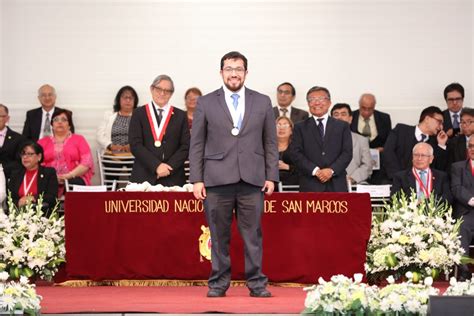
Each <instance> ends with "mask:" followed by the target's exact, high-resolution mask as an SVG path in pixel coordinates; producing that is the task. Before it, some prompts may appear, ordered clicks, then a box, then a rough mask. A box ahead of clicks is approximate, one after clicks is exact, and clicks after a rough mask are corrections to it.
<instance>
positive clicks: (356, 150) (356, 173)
mask: <svg viewBox="0 0 474 316" xmlns="http://www.w3.org/2000/svg"><path fill="white" fill-rule="evenodd" d="M351 134H352V160H351V163H350V164H349V166H347V168H346V172H347V175H348V176H349V177H351V178H352V179H354V181H355V182H356V183H359V182H362V181H365V180H367V179H368V178H369V177H370V175H371V174H372V157H371V156H370V149H369V140H368V139H367V137H364V136H362V135H359V134H357V133H354V132H352V133H351Z"/></svg>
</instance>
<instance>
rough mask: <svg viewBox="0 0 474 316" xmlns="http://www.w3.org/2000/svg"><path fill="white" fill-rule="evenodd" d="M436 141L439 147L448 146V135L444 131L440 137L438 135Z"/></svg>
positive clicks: (440, 133) (439, 134)
mask: <svg viewBox="0 0 474 316" xmlns="http://www.w3.org/2000/svg"><path fill="white" fill-rule="evenodd" d="M436 140H437V141H438V145H441V146H446V143H447V142H448V134H446V132H445V131H443V130H442V131H440V132H439V133H438V135H436Z"/></svg>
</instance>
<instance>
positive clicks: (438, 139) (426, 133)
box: [383, 106, 448, 179]
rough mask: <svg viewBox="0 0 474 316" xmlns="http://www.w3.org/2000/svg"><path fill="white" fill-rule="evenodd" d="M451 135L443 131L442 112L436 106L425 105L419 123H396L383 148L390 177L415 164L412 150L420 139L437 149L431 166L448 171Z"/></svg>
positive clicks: (386, 169) (386, 168)
mask: <svg viewBox="0 0 474 316" xmlns="http://www.w3.org/2000/svg"><path fill="white" fill-rule="evenodd" d="M447 141H448V135H446V133H445V132H444V131H443V112H441V110H440V108H438V107H436V106H429V107H427V108H425V109H424V110H423V111H422V112H421V114H420V119H419V123H418V125H416V126H412V125H406V124H397V126H395V128H394V129H393V130H392V131H391V132H390V135H389V136H388V138H387V141H386V143H385V147H384V150H383V152H384V155H383V158H384V160H383V162H384V166H385V171H386V172H387V175H388V177H389V179H393V176H394V175H395V173H397V172H399V171H402V170H407V169H409V168H411V167H412V150H413V147H414V146H415V145H416V144H417V143H419V142H426V143H429V144H430V145H431V147H433V149H434V159H433V163H432V167H433V168H435V169H438V170H441V171H445V170H446V167H447V160H448V153H447V150H446V143H447Z"/></svg>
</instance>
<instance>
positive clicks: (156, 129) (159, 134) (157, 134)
mask: <svg viewBox="0 0 474 316" xmlns="http://www.w3.org/2000/svg"><path fill="white" fill-rule="evenodd" d="M152 106H153V104H152V103H148V104H147V105H146V107H145V109H146V115H147V117H148V123H149V124H150V127H151V133H152V134H153V139H154V140H155V142H156V141H160V142H161V141H162V139H163V136H165V134H166V128H167V127H168V123H169V121H170V119H171V115H173V111H174V108H173V107H172V106H170V110H169V111H168V115H167V116H166V119H165V120H164V122H163V120H161V124H160V125H159V126H158V121H157V120H156V116H155V115H154V113H155V110H154V109H153V108H152Z"/></svg>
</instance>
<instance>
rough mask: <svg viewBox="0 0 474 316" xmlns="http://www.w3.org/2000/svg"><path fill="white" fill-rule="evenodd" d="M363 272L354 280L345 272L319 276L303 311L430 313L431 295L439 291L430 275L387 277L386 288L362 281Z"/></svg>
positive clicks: (325, 313)
mask: <svg viewBox="0 0 474 316" xmlns="http://www.w3.org/2000/svg"><path fill="white" fill-rule="evenodd" d="M361 279H362V275H359V276H357V275H354V281H352V279H350V278H347V277H345V276H343V275H337V276H333V277H332V278H331V280H330V281H329V282H326V281H324V280H323V279H321V278H320V279H319V284H318V285H313V286H311V287H308V288H305V289H304V290H305V291H307V292H308V293H307V295H306V300H305V310H304V311H303V314H316V315H415V314H416V315H426V313H427V309H428V301H429V296H430V295H438V293H439V290H438V289H436V288H434V287H432V284H433V279H432V278H431V277H428V278H426V279H425V280H424V282H423V284H414V283H412V282H411V281H410V282H404V283H397V284H396V283H395V279H394V278H393V276H390V277H388V278H387V281H388V283H389V284H388V285H387V286H385V287H384V288H378V287H377V286H375V285H374V286H369V285H367V284H364V283H361V282H360V281H361Z"/></svg>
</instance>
